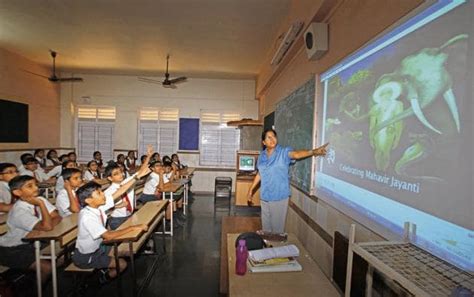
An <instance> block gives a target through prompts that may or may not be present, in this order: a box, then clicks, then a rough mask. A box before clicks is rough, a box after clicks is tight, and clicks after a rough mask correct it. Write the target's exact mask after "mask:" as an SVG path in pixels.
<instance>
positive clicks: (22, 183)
mask: <svg viewBox="0 0 474 297" xmlns="http://www.w3.org/2000/svg"><path fill="white" fill-rule="evenodd" d="M9 186H10V189H11V191H12V194H13V195H15V196H16V197H18V198H19V200H18V201H16V202H15V204H14V205H13V207H12V209H11V210H10V212H9V213H8V219H7V226H8V232H7V233H6V234H5V235H4V236H2V237H0V264H1V265H3V266H6V267H9V268H13V269H20V270H26V269H29V270H33V271H34V270H35V269H36V264H35V249H34V246H33V243H25V242H24V241H23V238H25V236H26V235H27V234H28V233H29V232H31V231H33V230H38V231H50V230H53V228H54V226H56V225H57V224H58V223H59V222H60V221H61V217H60V216H59V215H58V212H57V211H56V208H55V207H54V206H53V205H51V203H49V202H48V200H46V199H44V198H43V197H38V186H37V185H36V180H35V179H34V178H33V177H31V176H25V175H23V176H17V177H15V178H13V179H12V180H11V181H10V182H9ZM40 269H41V275H42V278H41V279H42V280H43V282H44V281H46V280H47V279H48V278H49V275H50V274H51V262H50V261H49V260H41V263H40Z"/></svg>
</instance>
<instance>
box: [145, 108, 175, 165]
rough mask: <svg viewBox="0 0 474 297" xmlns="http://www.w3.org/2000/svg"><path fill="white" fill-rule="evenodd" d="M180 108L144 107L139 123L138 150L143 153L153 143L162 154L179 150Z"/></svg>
mask: <svg viewBox="0 0 474 297" xmlns="http://www.w3.org/2000/svg"><path fill="white" fill-rule="evenodd" d="M178 123H179V110H178V109H177V108H163V109H157V108H143V109H141V110H140V114H139V123H138V152H139V154H141V155H143V154H144V153H145V152H146V147H147V145H149V144H151V145H152V146H153V147H154V148H155V150H156V151H157V152H159V153H160V155H162V156H164V155H169V156H171V154H174V153H176V151H177V150H178Z"/></svg>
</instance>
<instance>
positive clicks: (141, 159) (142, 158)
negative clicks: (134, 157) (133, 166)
mask: <svg viewBox="0 0 474 297" xmlns="http://www.w3.org/2000/svg"><path fill="white" fill-rule="evenodd" d="M145 159H146V155H142V156H141V157H140V161H141V162H142V163H143V161H145Z"/></svg>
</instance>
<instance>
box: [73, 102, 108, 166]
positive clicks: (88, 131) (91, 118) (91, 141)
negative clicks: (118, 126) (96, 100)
mask: <svg viewBox="0 0 474 297" xmlns="http://www.w3.org/2000/svg"><path fill="white" fill-rule="evenodd" d="M114 128H115V107H91V106H88V107H78V110H77V139H76V141H77V158H78V161H79V162H88V161H90V160H92V155H93V153H94V152H95V151H100V152H101V153H102V159H103V160H105V161H108V160H111V159H113V147H114Z"/></svg>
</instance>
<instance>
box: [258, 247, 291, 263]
mask: <svg viewBox="0 0 474 297" xmlns="http://www.w3.org/2000/svg"><path fill="white" fill-rule="evenodd" d="M299 255H300V250H299V249H298V247H296V245H294V244H290V245H285V246H279V247H273V248H267V249H261V250H253V251H249V258H250V259H251V260H252V261H254V262H262V261H265V260H267V259H273V258H288V257H298V256H299Z"/></svg>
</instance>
